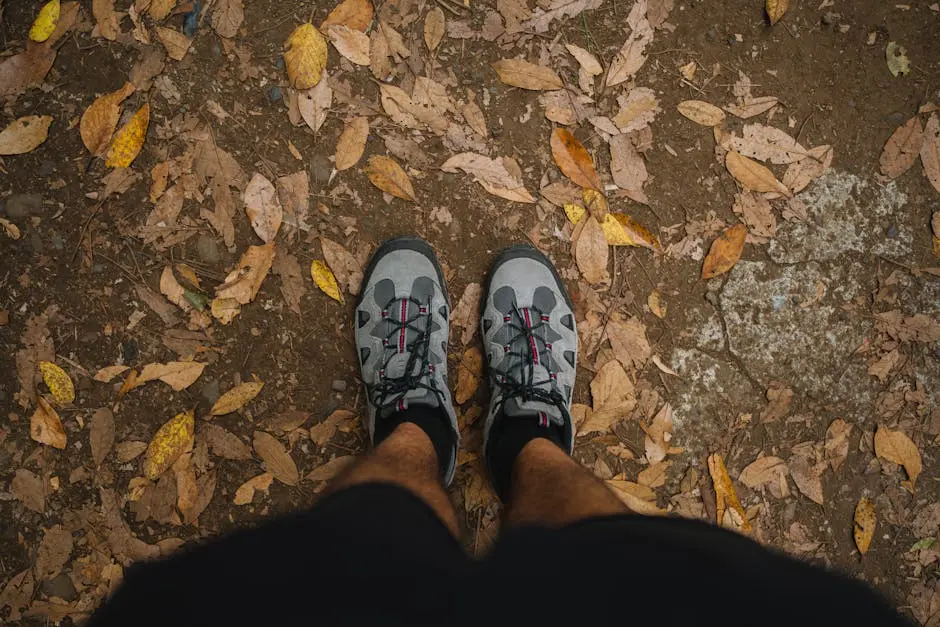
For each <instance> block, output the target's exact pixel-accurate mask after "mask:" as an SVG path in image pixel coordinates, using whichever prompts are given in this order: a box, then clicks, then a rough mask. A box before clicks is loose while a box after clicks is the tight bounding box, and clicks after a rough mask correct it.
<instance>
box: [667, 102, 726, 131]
mask: <svg viewBox="0 0 940 627" xmlns="http://www.w3.org/2000/svg"><path fill="white" fill-rule="evenodd" d="M676 108H677V109H678V110H679V113H681V114H682V115H684V116H685V117H687V118H689V119H690V120H692V121H693V122H695V123H696V124H701V125H702V126H718V125H719V124H721V123H722V122H724V121H725V112H724V111H722V110H721V109H719V108H718V107H716V106H715V105H713V104H709V103H707V102H703V101H701V100H683V101H682V102H680V103H679V104H678V105H677V106H676Z"/></svg>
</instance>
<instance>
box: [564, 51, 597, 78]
mask: <svg viewBox="0 0 940 627" xmlns="http://www.w3.org/2000/svg"><path fill="white" fill-rule="evenodd" d="M565 48H566V49H567V50H568V52H569V53H570V54H571V56H573V57H574V58H575V60H576V61H577V62H578V65H580V66H581V68H582V69H583V70H584V71H585V72H587V73H588V74H590V75H591V76H599V75H601V74H603V73H604V68H603V67H602V66H601V64H600V63H598V61H597V58H596V57H595V56H594V55H593V54H591V53H590V52H588V51H587V50H585V49H584V48H581V47H580V46H575V45H574V44H565Z"/></svg>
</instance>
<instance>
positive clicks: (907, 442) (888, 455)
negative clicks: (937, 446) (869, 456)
mask: <svg viewBox="0 0 940 627" xmlns="http://www.w3.org/2000/svg"><path fill="white" fill-rule="evenodd" d="M875 455H877V456H878V457H880V458H881V459H884V460H886V461H889V462H892V463H894V464H899V465H901V466H904V470H906V471H907V476H908V478H909V479H910V488H911V492H913V491H914V485H915V484H916V483H917V477H919V476H920V472H921V470H923V467H924V466H923V462H922V461H921V457H920V451H919V450H917V445H916V444H914V441H913V440H911V439H910V438H909V437H907V435H906V434H905V433H903V432H901V431H892V430H891V429H888V428H887V427H885V426H883V425H878V430H877V431H875Z"/></svg>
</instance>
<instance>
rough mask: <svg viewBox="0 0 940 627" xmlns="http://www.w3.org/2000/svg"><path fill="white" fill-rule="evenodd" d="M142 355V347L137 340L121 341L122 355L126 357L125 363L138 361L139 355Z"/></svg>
mask: <svg viewBox="0 0 940 627" xmlns="http://www.w3.org/2000/svg"><path fill="white" fill-rule="evenodd" d="M139 355H140V349H139V348H137V342H135V341H134V340H125V341H124V342H121V356H122V357H123V358H124V363H125V364H132V363H134V362H135V361H137V357H138V356H139Z"/></svg>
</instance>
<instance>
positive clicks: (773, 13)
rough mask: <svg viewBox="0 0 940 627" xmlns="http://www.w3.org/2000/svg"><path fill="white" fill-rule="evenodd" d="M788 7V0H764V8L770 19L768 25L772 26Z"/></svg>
mask: <svg viewBox="0 0 940 627" xmlns="http://www.w3.org/2000/svg"><path fill="white" fill-rule="evenodd" d="M789 7H790V0H766V1H765V2H764V9H765V10H766V11H767V17H768V19H770V25H771V26H773V25H774V24H776V23H777V22H779V21H780V18H782V17H783V14H784V13H786V12H787V9H788V8H789Z"/></svg>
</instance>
